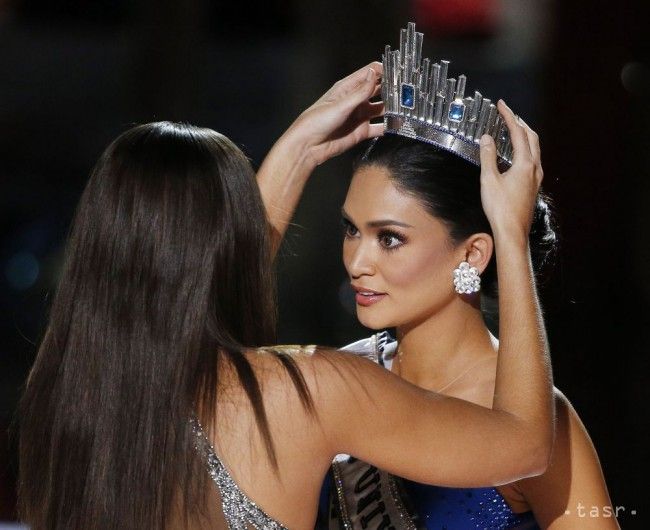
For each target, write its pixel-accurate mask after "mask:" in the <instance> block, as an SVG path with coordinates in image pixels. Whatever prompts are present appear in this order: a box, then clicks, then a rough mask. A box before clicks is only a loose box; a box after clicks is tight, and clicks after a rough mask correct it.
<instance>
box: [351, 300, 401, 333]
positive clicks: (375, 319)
mask: <svg viewBox="0 0 650 530" xmlns="http://www.w3.org/2000/svg"><path fill="white" fill-rule="evenodd" d="M357 320H358V321H359V323H360V324H361V325H362V326H365V327H366V328H368V329H372V330H382V329H386V328H392V327H395V323H394V319H391V318H389V317H388V315H385V314H382V311H377V308H374V307H363V306H357Z"/></svg>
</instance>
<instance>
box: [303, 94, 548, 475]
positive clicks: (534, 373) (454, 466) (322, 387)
mask: <svg viewBox="0 0 650 530" xmlns="http://www.w3.org/2000/svg"><path fill="white" fill-rule="evenodd" d="M499 111H500V112H501V114H502V116H503V117H504V119H505V121H506V123H507V125H508V127H509V130H510V134H511V137H512V142H513V146H514V149H515V154H514V163H513V166H512V168H511V169H510V170H508V171H507V172H505V173H504V174H500V173H499V171H498V169H497V164H496V150H495V146H494V142H493V140H492V139H491V138H490V137H487V136H486V137H484V138H483V139H482V142H481V193H482V200H483V205H484V210H485V212H486V215H487V217H488V220H489V221H490V223H491V226H492V230H493V235H494V240H495V248H496V258H497V262H498V271H499V272H498V274H499V289H500V291H499V293H500V296H499V309H500V348H499V361H498V366H497V378H496V394H495V399H494V408H493V409H492V410H490V409H486V408H482V407H479V406H476V405H472V404H470V403H467V402H464V401H461V400H457V399H454V398H446V397H442V396H439V395H436V394H433V393H429V392H426V391H424V390H422V389H420V388H417V387H415V386H412V385H410V384H409V383H407V382H405V381H403V380H401V379H400V378H398V377H397V376H395V375H393V374H391V373H389V372H388V371H386V370H384V369H381V368H379V367H378V366H375V365H373V364H372V363H369V362H366V361H364V360H363V359H357V358H350V357H349V356H347V355H345V354H344V353H331V354H330V355H332V356H335V359H334V364H336V366H337V370H336V372H337V373H336V374H334V375H332V376H325V378H323V376H322V374H321V375H319V377H320V380H319V381H318V382H317V384H316V388H317V393H318V394H320V395H319V399H322V400H323V402H324V403H327V404H328V405H327V406H326V407H325V408H324V409H323V410H324V412H325V414H324V416H323V418H322V422H323V424H324V425H325V430H326V432H327V437H328V440H329V443H330V445H331V450H332V451H333V452H346V453H349V454H352V455H354V456H357V457H359V458H362V459H363V460H366V461H368V462H370V463H372V464H374V465H376V466H378V467H380V468H383V469H386V470H387V471H390V472H392V473H394V474H397V475H400V476H404V477H406V478H409V479H412V480H416V481H418V482H425V483H435V484H439V485H446V486H480V485H482V486H485V485H498V484H503V483H508V482H512V481H514V480H517V479H521V478H523V477H527V476H532V475H538V474H540V473H542V472H544V470H545V469H546V467H547V465H548V461H549V458H550V454H551V448H552V442H553V416H554V413H553V399H552V377H551V370H550V363H549V355H548V348H547V343H546V337H545V331H544V324H543V321H542V316H541V311H540V307H539V304H538V301H537V295H536V291H535V284H534V278H533V273H532V267H531V262H530V252H529V248H528V233H529V230H530V224H531V219H532V214H533V208H534V204H535V201H536V196H537V193H538V190H539V186H540V183H541V179H542V172H541V165H540V154H539V144H538V141H537V137H536V135H535V134H534V133H533V132H532V131H530V130H529V129H527V127H526V126H525V125H524V124H522V123H520V122H519V121H518V120H517V119H516V118H515V116H514V115H513V114H512V112H511V111H510V109H508V108H507V107H506V106H505V104H503V103H502V102H501V103H500V104H499ZM329 360H331V359H329ZM327 361H328V359H324V360H323V361H322V364H320V365H319V369H318V370H316V372H323V373H327V370H328V369H327V366H328V364H329V363H328V362H327ZM314 362H316V363H319V362H321V361H317V360H315V361H314ZM328 377H329V378H328Z"/></svg>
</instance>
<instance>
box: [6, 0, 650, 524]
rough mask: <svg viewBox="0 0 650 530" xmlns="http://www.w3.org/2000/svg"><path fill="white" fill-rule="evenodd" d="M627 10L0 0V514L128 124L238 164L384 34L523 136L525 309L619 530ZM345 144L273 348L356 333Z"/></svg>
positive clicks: (637, 248)
mask: <svg viewBox="0 0 650 530" xmlns="http://www.w3.org/2000/svg"><path fill="white" fill-rule="evenodd" d="M640 5H641V2H640V1H639V2H638V5H637V3H635V2H633V1H632V0H621V1H620V2H618V3H616V4H612V3H610V2H599V1H593V0H590V1H588V0H573V1H571V2H562V1H559V0H556V1H552V0H490V1H487V0H485V1H479V0H474V1H471V2H469V1H464V2H446V1H445V2H442V1H440V2H431V1H425V0H420V1H415V2H397V1H389V0H373V1H370V0H355V1H354V2H326V1H323V0H313V1H311V0H310V1H309V2H304V1H299V0H294V1H293V2H284V1H280V0H272V1H266V2H258V3H251V2H247V3H244V2H232V3H225V2H210V1H208V0H186V1H184V2H181V1H177V2H171V1H163V2H159V1H154V0H137V1H135V0H128V1H127V0H110V1H109V0H100V1H97V0H96V1H91V2H86V1H81V0H59V1H51V0H0V221H1V222H0V314H1V320H0V432H1V433H2V435H1V436H0V521H2V520H7V521H8V520H12V519H13V518H14V517H15V513H14V500H15V499H14V493H13V492H14V479H15V471H16V461H15V443H14V441H13V440H12V438H11V437H10V429H9V428H10V424H11V422H12V419H13V414H14V409H15V405H16V401H17V398H18V395H19V392H20V388H21V385H22V384H23V382H24V379H25V376H26V374H27V371H28V369H29V366H30V364H31V362H32V361H33V357H34V353H35V349H36V343H37V342H38V339H39V334H40V332H41V331H42V329H43V324H44V322H45V314H46V312H45V311H46V308H47V298H48V293H51V292H52V289H53V286H54V284H55V281H56V278H57V273H58V269H59V266H60V263H61V255H62V245H63V242H64V239H65V235H66V231H67V228H68V223H69V221H70V219H71V216H72V213H73V209H74V206H75V203H76V201H77V199H78V197H79V195H80V193H81V189H82V186H83V184H84V181H85V179H86V176H87V174H88V172H89V170H90V168H91V167H92V165H93V163H94V161H95V160H96V158H97V157H98V155H99V153H100V152H101V151H102V149H103V148H104V146H106V145H107V144H108V142H109V141H110V140H111V139H112V138H113V137H115V136H116V135H117V134H118V133H120V132H121V131H123V130H125V129H126V128H128V127H129V126H130V125H131V124H133V123H137V122H145V121H152V120H160V119H170V120H182V121H189V122H192V123H196V124H198V125H203V126H208V127H211V128H214V129H216V130H218V131H220V132H223V133H225V134H226V135H228V136H229V137H231V138H232V139H233V140H234V141H236V142H237V143H238V144H239V145H241V146H242V147H243V148H244V150H245V151H246V152H247V154H248V155H249V156H250V157H251V159H252V160H253V162H254V164H255V165H259V163H260V162H261V160H262V158H263V156H264V153H265V152H266V151H267V150H268V149H269V148H270V146H271V145H272V143H273V141H274V140H275V139H276V138H277V137H278V136H279V135H280V134H281V132H282V131H283V129H284V128H285V127H286V126H288V125H289V123H290V122H291V121H292V119H293V118H294V117H295V116H297V114H298V113H299V112H300V110H301V109H303V108H305V107H306V106H307V105H308V104H310V103H311V102H312V101H314V100H315V99H316V98H317V97H318V96H319V95H320V94H321V93H322V92H323V91H324V90H325V89H326V88H327V87H328V86H329V85H331V83H333V82H334V81H335V80H337V79H338V78H340V77H341V76H343V75H345V74H347V73H349V72H351V71H352V70H354V69H356V68H358V67H360V66H362V65H363V64H366V63H367V62H369V61H370V60H373V59H379V58H380V56H381V52H382V50H383V46H384V45H385V44H387V43H390V44H391V45H393V46H395V45H397V44H398V30H399V28H401V27H404V25H405V23H406V22H407V21H408V20H412V19H414V18H416V19H417V21H418V25H419V29H423V30H424V31H425V32H426V34H427V37H426V39H425V40H426V41H427V42H426V46H427V49H426V53H425V55H427V56H431V57H435V58H448V59H450V60H452V66H451V71H452V72H453V73H456V74H458V73H462V72H465V73H467V74H468V76H469V79H470V84H469V86H468V89H469V90H473V89H474V88H475V87H480V88H481V90H482V91H483V93H485V94H490V95H495V96H500V97H503V98H504V99H506V101H508V102H509V103H510V105H511V106H512V107H513V108H515V109H516V110H517V111H518V112H519V114H521V115H522V116H524V117H526V119H527V121H528V122H529V124H530V125H531V126H533V127H534V128H535V129H537V130H538V131H539V133H540V136H541V140H542V147H543V157H544V167H545V174H546V177H545V188H546V190H547V191H548V192H550V194H551V195H552V196H553V197H554V199H555V203H556V209H557V212H558V216H559V221H560V227H561V235H562V246H561V249H560V257H559V258H558V262H557V265H556V267H555V269H554V270H553V271H552V273H551V276H550V277H549V279H548V280H547V282H546V284H545V286H544V291H543V299H544V306H545V313H546V318H547V321H548V329H549V334H550V340H551V346H552V351H553V359H554V372H555V378H556V382H557V385H558V386H559V387H560V388H561V389H562V390H563V391H564V392H565V394H566V395H567V396H568V397H569V399H571V401H572V402H573V404H574V405H575V407H576V409H577V410H578V412H579V413H580V415H581V416H582V419H583V421H584V423H585V424H586V426H587V428H588V430H589V431H590V433H591V435H592V437H593V440H594V443H595V445H596V447H597V448H598V451H599V454H600V457H601V460H602V464H603V469H604V472H605V475H606V478H607V481H608V485H609V488H610V493H611V496H612V501H613V503H614V505H615V506H619V507H621V509H620V510H619V515H620V522H621V524H622V526H623V527H624V528H642V527H648V524H650V503H648V501H647V495H645V491H644V486H645V483H644V482H643V480H644V479H645V475H646V472H647V471H648V469H647V464H646V461H647V457H648V455H647V450H646V447H647V446H648V442H649V437H648V412H649V409H650V400H649V399H648V397H649V395H648V388H649V387H650V385H649V384H648V383H647V378H648V351H650V348H649V347H648V345H647V344H646V341H647V333H648V330H650V327H649V325H648V324H649V322H648V321H649V313H648V311H647V302H648V298H649V297H650V280H649V275H648V272H647V271H648V265H649V264H650V259H649V258H650V250H648V249H649V248H650V245H649V244H648V229H649V228H650V224H649V221H650V178H649V177H650V175H649V173H650V171H649V165H650V163H649V158H648V152H650V145H649V141H648V122H649V120H648V118H649V117H650V109H649V106H648V92H649V90H650V63H649V62H648V54H647V51H648V50H647V46H648V44H647V39H646V33H647V31H648V29H649V28H648V27H647V24H646V23H645V22H644V20H645V19H644V18H643V17H642V16H641V14H640V12H639V9H640ZM352 156H353V155H352V154H348V155H344V156H341V157H340V158H339V159H336V160H334V161H331V162H328V163H327V164H324V165H323V166H322V167H320V168H319V169H318V170H317V171H316V173H315V174H314V176H313V178H312V179H311V181H310V182H309V184H308V186H307V189H306V192H305V196H304V199H303V201H302V203H301V205H300V208H299V210H298V212H297V215H296V216H295V219H294V220H295V225H294V226H293V227H292V228H291V229H290V231H289V234H288V236H287V239H286V241H285V244H284V246H283V248H282V252H281V257H280V259H279V263H278V273H279V285H280V313H281V326H280V330H279V331H280V338H281V340H282V341H283V342H289V343H296V342H298V343H300V342H304V343H314V342H316V343H322V344H328V345H340V344H343V343H346V342H349V341H351V340H353V339H356V338H359V337H362V336H364V335H367V334H368V331H367V330H364V329H363V328H361V327H360V326H359V325H358V324H357V323H356V322H355V319H354V315H353V314H351V313H350V311H349V310H348V309H346V307H349V304H346V300H347V299H348V298H347V296H348V295H347V294H346V291H345V288H344V286H345V283H346V282H345V274H344V270H343V268H342V265H341V263H340V249H339V247H340V243H341V239H340V229H339V208H340V205H341V203H342V200H343V197H344V195H345V191H346V188H347V184H348V182H349V177H350V164H351V159H352Z"/></svg>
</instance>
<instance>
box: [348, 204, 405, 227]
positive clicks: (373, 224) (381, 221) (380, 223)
mask: <svg viewBox="0 0 650 530" xmlns="http://www.w3.org/2000/svg"><path fill="white" fill-rule="evenodd" d="M341 215H342V216H343V218H344V219H346V220H347V221H350V222H351V223H352V218H351V217H350V216H349V215H348V213H347V212H346V211H345V210H344V209H343V208H341ZM352 224H354V223H352ZM366 226H368V227H370V228H382V227H384V226H402V227H404V228H413V226H412V225H410V224H407V223H402V222H401V221H395V220H394V219H378V220H376V221H368V222H367V223H366Z"/></svg>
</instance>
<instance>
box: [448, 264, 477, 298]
mask: <svg viewBox="0 0 650 530" xmlns="http://www.w3.org/2000/svg"><path fill="white" fill-rule="evenodd" d="M454 288H455V289H456V292H457V293H458V294H472V293H478V292H479V291H480V290H481V277H480V276H479V275H478V269H477V268H476V267H470V265H469V263H467V262H466V261H463V262H462V263H461V264H460V265H459V266H458V268H457V269H454Z"/></svg>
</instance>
